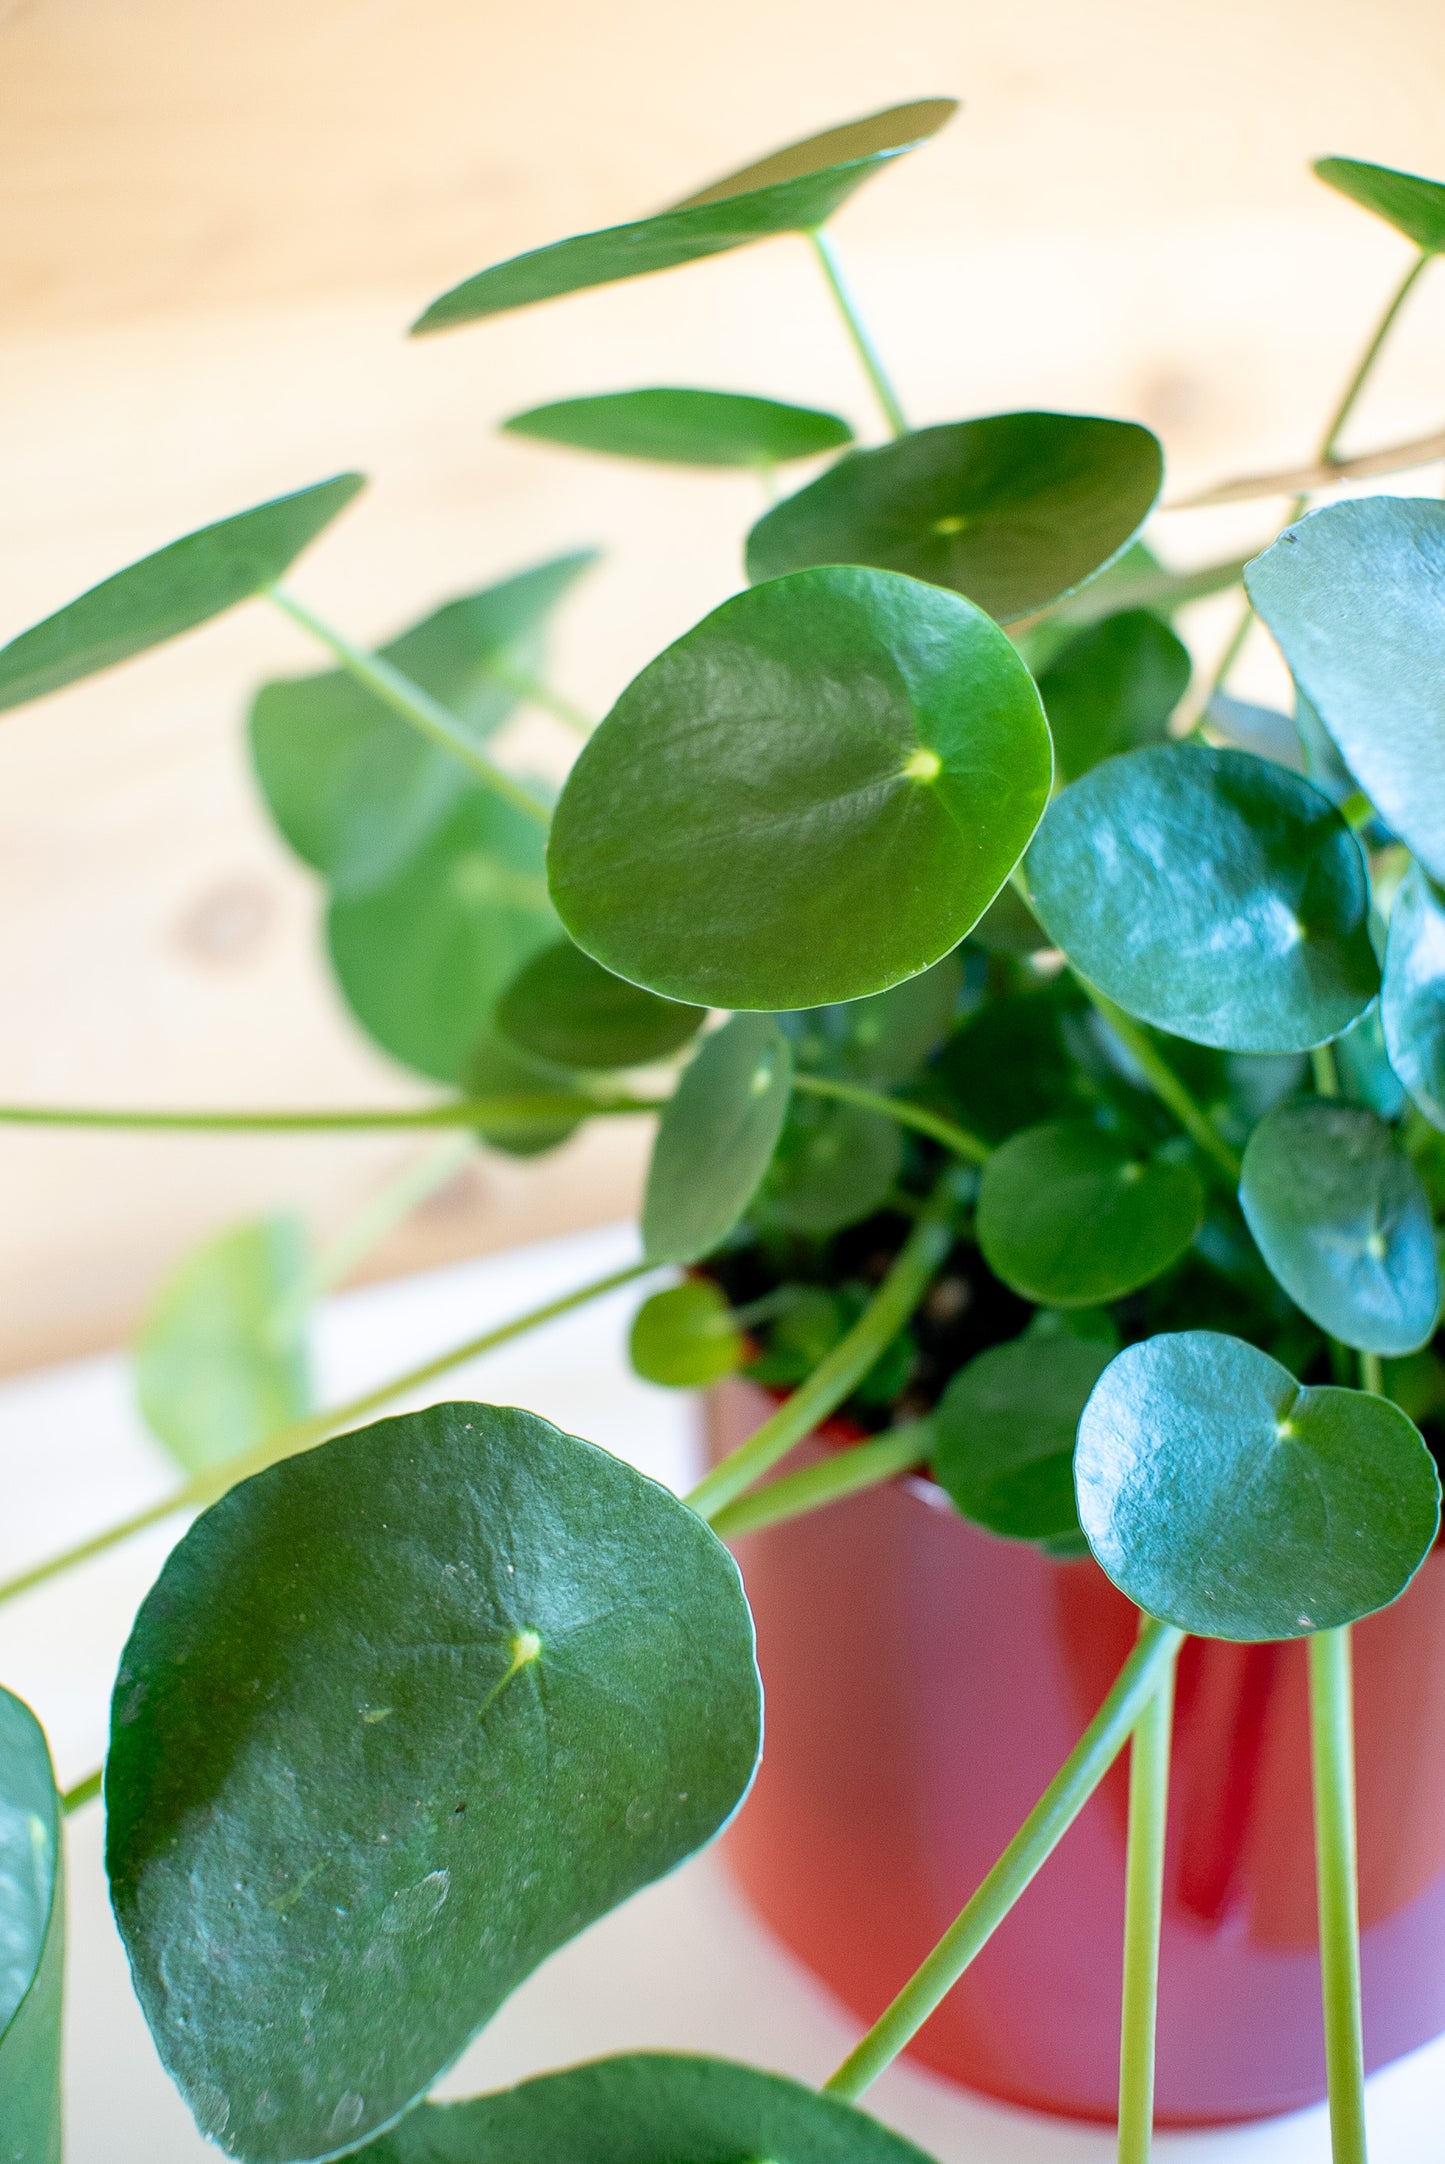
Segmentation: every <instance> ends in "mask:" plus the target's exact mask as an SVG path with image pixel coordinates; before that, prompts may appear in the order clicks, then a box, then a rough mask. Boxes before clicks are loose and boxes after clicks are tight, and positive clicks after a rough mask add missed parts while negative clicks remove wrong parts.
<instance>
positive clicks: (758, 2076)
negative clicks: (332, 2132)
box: [358, 2052, 929, 2164]
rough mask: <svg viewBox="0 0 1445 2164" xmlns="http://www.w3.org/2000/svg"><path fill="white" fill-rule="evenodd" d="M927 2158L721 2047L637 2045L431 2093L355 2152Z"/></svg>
mask: <svg viewBox="0 0 1445 2164" xmlns="http://www.w3.org/2000/svg"><path fill="white" fill-rule="evenodd" d="M673 2158H679V2159H682V2158H685V2159H686V2164H744V2159H747V2160H749V2164H753V2160H761V2159H764V2158H767V2159H769V2160H772V2164H929V2160H928V2159H927V2158H926V2157H925V2156H924V2154H923V2152H922V2150H921V2149H915V2148H914V2146H913V2144H912V2142H907V2141H904V2139H903V2137H902V2136H901V2135H900V2134H894V2133H891V2132H890V2131H889V2129H888V2128H887V2127H885V2126H880V2125H879V2123H878V2121H877V2120H876V2119H870V2118H868V2117H867V2116H866V2114H865V2113H863V2112H861V2111H857V2110H855V2108H854V2107H853V2106H852V2105H851V2104H845V2103H843V2102H842V2100H841V2099H840V2098H838V2097H835V2096H827V2095H821V2094H820V2093H819V2092H818V2091H817V2090H816V2089H808V2088H805V2087H804V2086H803V2084H802V2083H801V2082H797V2081H790V2080H788V2078H787V2077H786V2076H785V2075H783V2074H765V2073H761V2072H759V2071H758V2069H756V2068H755V2067H751V2066H736V2065H733V2064H732V2063H730V2062H729V2061H727V2060H724V2059H700V2058H693V2057H687V2056H684V2055H683V2054H681V2053H676V2054H674V2053H671V2052H668V2053H662V2052H646V2053H644V2052H637V2053H633V2054H629V2055H628V2056H627V2057H625V2058H617V2059H597V2060H594V2061H593V2062H592V2063H591V2064H590V2065H587V2066H572V2067H568V2068H566V2069H565V2070H564V2071H563V2072H562V2073H558V2074H540V2075H538V2076H537V2077H536V2078H535V2079H534V2080H532V2081H526V2082H523V2083H522V2084H521V2086H520V2087H519V2088H516V2089H504V2090H502V2091H501V2092H500V2093H499V2094H497V2095H495V2096H479V2097H474V2098H472V2099H470V2100H469V2101H467V2102H465V2103H461V2104H426V2105H424V2106H423V2107H422V2109H421V2110H420V2111H416V2112H413V2113H412V2114H411V2116H410V2118H408V2119H404V2120H403V2121H402V2123H401V2125H400V2126H399V2127H397V2128H396V2130H395V2132H394V2133H392V2134H389V2135H387V2136H386V2138H385V2139H384V2140H383V2141H381V2142H378V2143H377V2144H376V2145H375V2147H374V2148H371V2149H367V2150H366V2151H364V2153H363V2155H362V2157H361V2158H360V2159H359V2160H358V2164H672V2159H673Z"/></svg>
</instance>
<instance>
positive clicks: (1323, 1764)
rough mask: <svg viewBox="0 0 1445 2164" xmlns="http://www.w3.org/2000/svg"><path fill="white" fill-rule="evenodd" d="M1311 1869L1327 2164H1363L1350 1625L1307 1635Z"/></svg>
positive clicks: (1363, 2096) (1362, 2074)
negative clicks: (1325, 2089)
mask: <svg viewBox="0 0 1445 2164" xmlns="http://www.w3.org/2000/svg"><path fill="white" fill-rule="evenodd" d="M1309 1660H1310V1748H1311V1756H1312V1758H1313V1762H1314V1791H1315V1875H1316V1881H1317V1885H1318V1890H1319V1912H1320V1981H1321V1988H1322V1992H1323V1998H1324V2017H1325V2067H1326V2071H1327V2073H1328V2076H1329V2087H1330V2144H1331V2149H1332V2153H1333V2156H1334V2164H1366V2146H1365V2056H1364V2041H1363V2036H1362V2033H1361V2025H1360V1924H1359V1887H1358V1864H1357V1860H1356V1847H1355V1719H1354V1689H1353V1682H1352V1676H1351V1661H1350V1627H1349V1625H1348V1624H1346V1625H1345V1626H1344V1627H1343V1628H1342V1629H1340V1630H1333V1631H1317V1632H1316V1634H1315V1635H1314V1637H1312V1638H1311V1640H1310V1645H1309Z"/></svg>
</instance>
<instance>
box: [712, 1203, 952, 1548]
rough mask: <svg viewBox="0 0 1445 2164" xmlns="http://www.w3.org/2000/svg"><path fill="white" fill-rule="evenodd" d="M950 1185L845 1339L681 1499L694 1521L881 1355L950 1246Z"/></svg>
mask: <svg viewBox="0 0 1445 2164" xmlns="http://www.w3.org/2000/svg"><path fill="white" fill-rule="evenodd" d="M953 1179H954V1175H953V1174H952V1173H946V1174H945V1175H944V1177H943V1179H941V1180H940V1181H939V1183H938V1185H937V1186H936V1187H935V1189H934V1191H933V1194H932V1195H931V1197H930V1198H929V1201H928V1205H927V1207H926V1208H925V1209H924V1211H923V1213H922V1215H921V1216H920V1218H919V1220H918V1222H917V1224H916V1225H915V1226H914V1227H913V1229H912V1231H911V1232H910V1233H909V1235H908V1238H907V1239H906V1240H905V1241H904V1243H903V1245H902V1247H901V1248H900V1249H899V1250H898V1253H897V1255H896V1256H895V1257H894V1259H893V1265H892V1268H891V1269H890V1270H889V1272H888V1275H887V1276H886V1277H885V1278H884V1280H883V1282H882V1284H881V1285H880V1286H879V1287H878V1290H877V1291H876V1292H875V1293H874V1295H873V1297H872V1299H871V1300H870V1301H869V1302H868V1305H867V1306H866V1307H865V1308H864V1310H863V1312H862V1314H861V1315H860V1316H859V1317H858V1320H857V1321H856V1322H855V1323H854V1325H853V1327H852V1329H851V1330H850V1331H849V1332H848V1333H847V1335H846V1336H845V1337H842V1338H840V1339H839V1340H838V1343H837V1344H836V1345H835V1346H834V1347H833V1350H832V1351H831V1352H830V1353H828V1354H827V1355H826V1356H825V1358H823V1359H822V1360H820V1361H819V1363H818V1365H817V1367H815V1368H814V1370H813V1372H812V1374H811V1375H810V1376H809V1377H808V1378H807V1380H806V1382H802V1383H799V1385H798V1387H797V1389H796V1390H795V1391H794V1392H793V1393H792V1395H791V1396H790V1397H786V1398H784V1400H783V1402H782V1404H781V1405H780V1406H779V1407H778V1409H777V1411H776V1412H775V1413H774V1414H773V1415H772V1417H771V1419H768V1420H765V1421H764V1422H763V1424H762V1426H761V1427H760V1428H758V1429H757V1430H756V1431H755V1432H754V1433H753V1434H752V1435H750V1436H749V1437H748V1439H747V1441H746V1442H745V1443H743V1444H742V1445H741V1446H740V1447H739V1448H738V1449H737V1450H735V1451H733V1453H732V1454H731V1456H730V1457H726V1458H724V1459H723V1460H722V1462H721V1464H719V1465H715V1466H714V1467H713V1469H712V1471H711V1472H710V1473H708V1474H707V1475H706V1476H705V1477H704V1478H703V1479H702V1480H700V1481H699V1482H698V1484H697V1486H696V1487H695V1488H694V1489H693V1491H692V1493H691V1495H689V1496H688V1498H687V1500H688V1501H689V1503H691V1505H692V1507H693V1509H694V1510H695V1511H696V1512H697V1513H698V1516H699V1517H702V1518H707V1519H709V1520H711V1519H712V1518H713V1517H715V1516H716V1515H717V1513H718V1512H719V1511H721V1509H722V1508H723V1505H724V1504H725V1503H730V1502H732V1500H733V1498H734V1497H735V1496H738V1495H741V1493H742V1491H743V1489H744V1488H750V1487H751V1486H752V1484H753V1482H754V1481H755V1480H761V1479H762V1477H763V1475H764V1473H768V1472H771V1470H772V1468H773V1467H774V1466H775V1465H776V1464H777V1463H778V1461H779V1459H780V1458H785V1457H786V1456H787V1454H788V1452H789V1451H790V1450H791V1449H792V1448H793V1445H794V1444H795V1443H800V1442H801V1441H802V1440H803V1437H804V1436H805V1435H811V1434H812V1432H813V1430H814V1428H816V1427H817V1425H818V1423H819V1422H820V1421H822V1420H826V1419H827V1417H828V1415H829V1413H831V1412H834V1411H836V1410H837V1408H838V1406H840V1405H841V1404H842V1402H843V1400H844V1398H846V1397H847V1395H848V1393H849V1392H850V1391H851V1390H852V1389H854V1388H855V1387H856V1385H857V1384H858V1383H860V1382H861V1381H862V1380H863V1377H864V1376H865V1375H866V1374H867V1373H868V1370H869V1368H871V1367H872V1365H873V1363H874V1361H875V1360H877V1359H878V1358H879V1357H880V1356H881V1355H882V1354H883V1353H885V1352H886V1351H887V1350H888V1347H889V1346H890V1345H891V1344H892V1343H893V1340H894V1338H896V1337H897V1335H898V1333H899V1331H900V1330H901V1329H902V1328H903V1326H904V1324H905V1323H906V1322H907V1321H908V1318H909V1316H910V1315H911V1314H912V1313H913V1310H914V1309H915V1308H916V1307H917V1305H918V1303H919V1301H920V1300H921V1299H922V1298H923V1295H924V1293H925V1292H926V1291H927V1290H928V1285H929V1280H930V1279H931V1278H932V1277H933V1275H934V1272H935V1271H936V1270H937V1269H938V1267H939V1264H940V1263H941V1262H942V1261H943V1259H944V1257H945V1256H946V1255H947V1253H948V1251H949V1249H950V1247H951V1246H952V1245H953V1213H954V1210H955V1209H956V1207H957V1204H956V1201H955V1197H954V1192H953Z"/></svg>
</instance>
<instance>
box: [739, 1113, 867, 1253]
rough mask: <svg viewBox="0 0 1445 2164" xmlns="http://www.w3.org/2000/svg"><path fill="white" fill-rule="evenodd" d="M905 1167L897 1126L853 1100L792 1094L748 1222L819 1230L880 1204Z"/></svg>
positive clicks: (838, 1225)
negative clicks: (849, 1101)
mask: <svg viewBox="0 0 1445 2164" xmlns="http://www.w3.org/2000/svg"><path fill="white" fill-rule="evenodd" d="M902 1169H903V1130H902V1129H901V1127H899V1125H898V1124H897V1122H896V1121H895V1120H890V1119H888V1118H886V1117H884V1116H883V1115H882V1114H880V1113H877V1112H865V1111H862V1110H860V1109H859V1107H858V1106H857V1105H849V1104H836V1103H832V1102H830V1101H829V1100H828V1099H827V1098H820V1097H807V1096H804V1095H802V1094H801V1093H795V1095H794V1097H793V1101H792V1103H791V1104H790V1105H789V1107H788V1117H787V1119H786V1121H785V1122H784V1125H783V1131H782V1133H781V1135H780V1136H779V1137H778V1144H777V1148H776V1150H775V1152H774V1154H773V1160H772V1163H771V1164H770V1166H769V1167H768V1173H767V1177H766V1179H765V1180H764V1181H763V1184H762V1186H761V1188H760V1189H759V1190H758V1193H757V1194H756V1195H755V1196H754V1198H753V1200H752V1202H751V1204H750V1205H749V1208H748V1216H749V1218H750V1219H751V1221H752V1223H753V1224H754V1225H758V1226H765V1227H776V1228H777V1229H778V1230H780V1231H782V1232H799V1233H805V1234H809V1235H812V1236H813V1237H815V1238H816V1237H819V1236H822V1235H824V1234H826V1233H830V1232H838V1231H840V1230H841V1229H842V1227H843V1226H844V1225H856V1224H857V1223H859V1221H860V1220H861V1219H862V1218H865V1217H871V1216H872V1215H873V1212H874V1211H875V1210H879V1209H881V1208H882V1207H883V1204H884V1202H885V1201H886V1200H887V1198H888V1196H889V1194H890V1193H891V1192H892V1189H893V1186H894V1183H895V1182H896V1180H897V1178H898V1175H899V1173H900V1172H901V1171H902Z"/></svg>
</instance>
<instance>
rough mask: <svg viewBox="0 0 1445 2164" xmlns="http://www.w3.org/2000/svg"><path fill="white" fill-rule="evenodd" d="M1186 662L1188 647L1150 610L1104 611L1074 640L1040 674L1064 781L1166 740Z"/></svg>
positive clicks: (1185, 683)
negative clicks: (1107, 613) (1120, 754)
mask: <svg viewBox="0 0 1445 2164" xmlns="http://www.w3.org/2000/svg"><path fill="white" fill-rule="evenodd" d="M1189 667H1190V663H1189V649H1188V648H1187V647H1186V646H1184V645H1183V644H1182V643H1181V642H1180V640H1178V639H1176V638H1175V636H1174V633H1173V632H1172V631H1171V630H1170V629H1169V626H1168V625H1167V624H1165V623H1161V621H1160V620H1159V618H1158V617H1157V616H1155V615H1152V614H1151V613H1150V611H1149V610H1148V609H1127V610H1124V611H1123V612H1122V613H1121V614H1119V615H1118V616H1106V617H1105V618H1104V620H1103V622H1102V623H1099V624H1095V625H1093V626H1091V627H1090V629H1089V630H1087V631H1081V632H1080V633H1079V634H1078V636H1077V638H1073V639H1071V640H1070V641H1069V643H1068V645H1067V646H1065V647H1064V648H1063V649H1062V651H1061V652H1060V653H1058V654H1057V655H1056V656H1055V658H1054V659H1053V660H1052V661H1051V662H1050V663H1049V665H1048V667H1047V669H1045V670H1044V671H1043V672H1042V673H1041V674H1040V676H1039V679H1038V684H1039V696H1040V697H1041V698H1042V700H1043V702H1044V712H1045V713H1046V714H1047V715H1048V717H1049V730H1050V733H1051V735H1052V736H1053V739H1054V760H1055V763H1056V765H1057V767H1058V771H1059V776H1060V778H1061V780H1063V781H1076V780H1077V779H1078V777H1079V775H1080V774H1086V773H1087V772H1088V770H1089V768H1090V767H1092V766H1097V765H1098V764H1099V762H1100V760H1101V759H1111V758H1113V756H1114V755H1115V753H1116V752H1121V751H1135V750H1137V749H1138V748H1139V746H1140V745H1143V744H1159V743H1162V742H1163V741H1164V738H1165V735H1166V733H1167V729H1168V722H1169V716H1170V715H1171V714H1172V713H1173V711H1174V709H1175V707H1176V706H1177V705H1178V704H1179V701H1180V700H1181V699H1182V698H1183V696H1184V694H1185V692H1186V690H1187V689H1188V688H1189Z"/></svg>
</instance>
